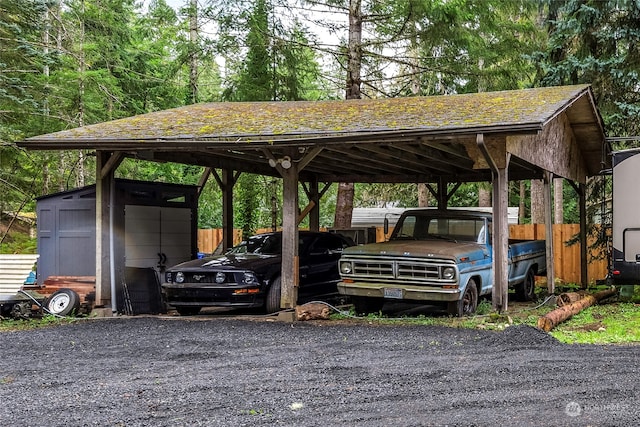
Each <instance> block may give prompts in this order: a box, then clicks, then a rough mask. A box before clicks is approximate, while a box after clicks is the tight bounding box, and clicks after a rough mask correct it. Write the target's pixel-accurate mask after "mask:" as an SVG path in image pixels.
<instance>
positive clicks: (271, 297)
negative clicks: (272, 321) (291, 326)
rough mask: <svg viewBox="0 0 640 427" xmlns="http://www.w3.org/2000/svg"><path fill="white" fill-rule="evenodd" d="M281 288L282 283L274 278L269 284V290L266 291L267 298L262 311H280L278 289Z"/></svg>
mask: <svg viewBox="0 0 640 427" xmlns="http://www.w3.org/2000/svg"><path fill="white" fill-rule="evenodd" d="M281 287H282V281H281V280H280V278H279V277H278V278H276V279H275V280H274V281H273V282H271V286H269V290H268V291H267V298H266V301H265V303H264V309H265V311H266V312H267V314H268V313H275V312H276V311H280V292H281V291H280V289H281Z"/></svg>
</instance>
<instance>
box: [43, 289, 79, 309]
mask: <svg viewBox="0 0 640 427" xmlns="http://www.w3.org/2000/svg"><path fill="white" fill-rule="evenodd" d="M46 306H47V310H49V312H50V313H51V314H55V315H58V316H69V315H71V314H78V310H79V309H80V296H79V295H78V293H77V292H76V291H74V290H73V289H67V288H61V289H58V290H57V291H55V292H54V293H52V294H51V296H50V297H49V299H48V300H47V304H46Z"/></svg>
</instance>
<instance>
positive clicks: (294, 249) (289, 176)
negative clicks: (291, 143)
mask: <svg viewBox="0 0 640 427" xmlns="http://www.w3.org/2000/svg"><path fill="white" fill-rule="evenodd" d="M278 170H279V171H280V174H281V175H282V178H283V199H284V200H283V211H282V266H281V293H280V307H281V308H294V307H295V306H296V304H297V302H298V267H299V265H298V221H297V220H298V170H297V165H296V164H295V162H292V163H291V167H290V168H289V169H284V168H282V167H280V166H279V165H278Z"/></svg>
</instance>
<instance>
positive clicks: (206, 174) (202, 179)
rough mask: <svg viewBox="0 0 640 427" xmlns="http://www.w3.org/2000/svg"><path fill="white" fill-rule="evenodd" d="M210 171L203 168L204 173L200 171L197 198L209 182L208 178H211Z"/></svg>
mask: <svg viewBox="0 0 640 427" xmlns="http://www.w3.org/2000/svg"><path fill="white" fill-rule="evenodd" d="M211 170H212V169H211V168H204V171H202V175H200V180H199V181H198V196H199V195H200V193H202V189H203V188H204V186H205V184H206V183H207V181H208V180H209V176H211Z"/></svg>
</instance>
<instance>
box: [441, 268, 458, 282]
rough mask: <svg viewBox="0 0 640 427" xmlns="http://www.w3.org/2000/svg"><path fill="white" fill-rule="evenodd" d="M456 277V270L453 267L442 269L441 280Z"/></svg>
mask: <svg viewBox="0 0 640 427" xmlns="http://www.w3.org/2000/svg"><path fill="white" fill-rule="evenodd" d="M455 277H456V269H455V268H453V267H445V268H443V269H442V278H443V279H447V280H451V279H453V278H455Z"/></svg>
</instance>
